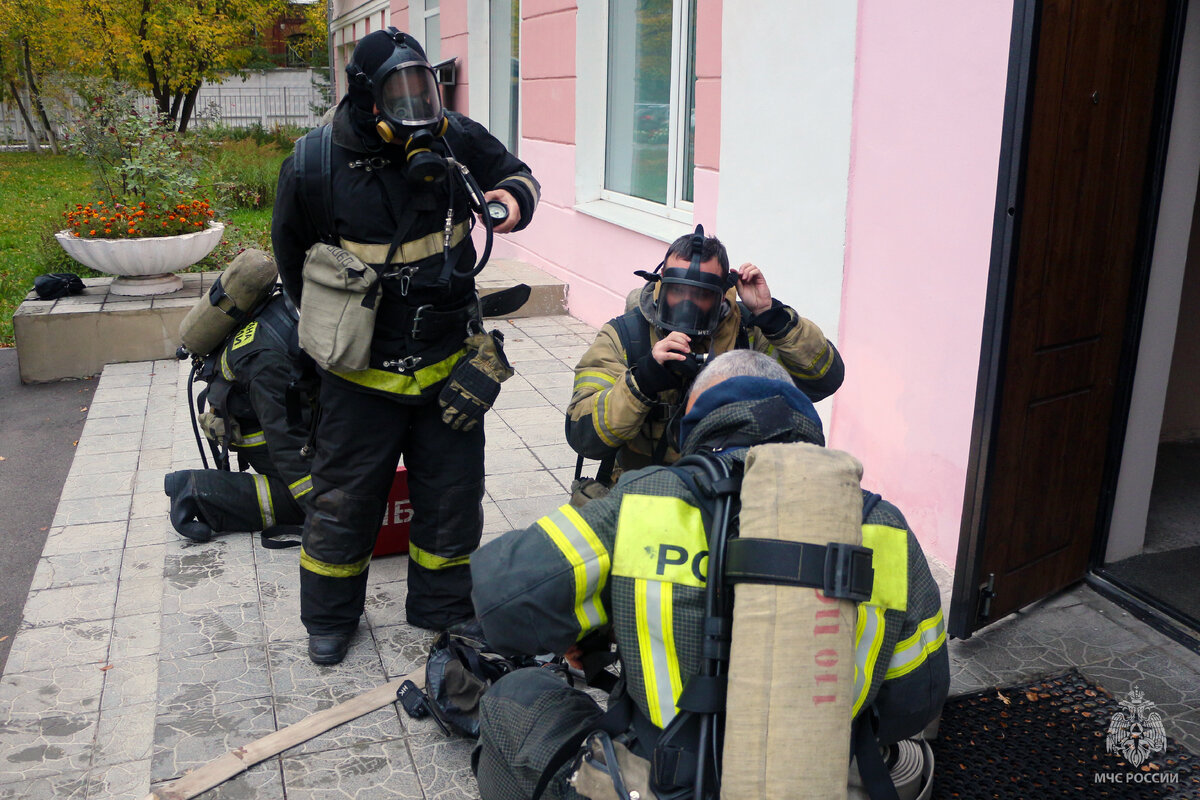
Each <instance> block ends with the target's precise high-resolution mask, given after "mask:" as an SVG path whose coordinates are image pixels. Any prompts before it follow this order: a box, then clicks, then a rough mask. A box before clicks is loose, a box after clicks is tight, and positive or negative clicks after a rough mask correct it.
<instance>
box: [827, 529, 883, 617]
mask: <svg viewBox="0 0 1200 800" xmlns="http://www.w3.org/2000/svg"><path fill="white" fill-rule="evenodd" d="M874 584H875V568H874V567H873V566H871V550H870V549H869V548H866V547H860V546H859V545H854V544H845V543H842V542H830V543H829V544H827V545H825V586H824V587H823V588H822V591H823V592H824V593H825V596H826V597H835V598H837V599H839V600H853V601H854V602H856V603H865V602H867V601H868V600H870V599H871V588H872V587H873V586H874Z"/></svg>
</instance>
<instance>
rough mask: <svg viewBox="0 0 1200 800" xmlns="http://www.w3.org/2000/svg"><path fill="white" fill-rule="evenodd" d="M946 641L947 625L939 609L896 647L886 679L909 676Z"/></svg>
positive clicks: (889, 663)
mask: <svg viewBox="0 0 1200 800" xmlns="http://www.w3.org/2000/svg"><path fill="white" fill-rule="evenodd" d="M945 641H946V623H945V620H944V619H943V617H942V610H941V609H940V608H939V609H938V611H937V613H936V614H934V615H933V616H932V617H929V618H928V619H925V620H922V621H921V624H920V625H918V626H917V630H916V632H915V633H913V634H912V635H911V636H909V637H908V638H907V639H905V640H904V641H902V642H900V643H898V644H897V645H896V649H895V651H894V652H893V653H892V660H891V661H889V662H888V669H887V674H886V675H884V677H885V678H888V679H891V678H899V677H900V676H902V675H907V674H908V673H910V672H912V671H913V670H915V669H916V668H917V667H919V666H921V664H923V663H925V659H926V658H927V657H928V656H929V654H930V653H936V652H937V649H938V648H939V647H941V646H942V644H943V643H944V642H945Z"/></svg>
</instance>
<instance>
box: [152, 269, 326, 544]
mask: <svg viewBox="0 0 1200 800" xmlns="http://www.w3.org/2000/svg"><path fill="white" fill-rule="evenodd" d="M246 267H250V268H251V269H252V270H257V272H258V273H260V274H256V275H255V276H254V279H253V281H251V282H252V283H253V284H254V285H253V286H252V287H251V291H249V292H248V293H247V294H246V295H245V296H244V298H243V299H242V302H243V305H244V306H245V308H244V309H243V312H244V316H240V317H239V318H240V319H242V324H241V325H240V326H237V327H236V328H232V329H231V328H230V327H225V328H223V330H225V331H229V335H228V337H227V338H226V337H225V336H224V335H223V334H222V333H221V332H220V331H221V330H222V327H221V326H223V325H225V324H228V325H230V326H233V325H234V324H235V323H234V319H233V317H229V316H226V314H224V313H222V312H221V311H220V310H217V306H216V305H215V304H213V303H210V296H211V294H212V293H209V295H206V296H205V297H203V298H201V299H200V301H198V303H197V308H196V309H194V312H193V313H191V314H189V316H188V318H187V320H185V323H184V325H183V326H181V332H182V335H183V338H184V342H185V347H188V346H190V347H195V348H198V349H200V350H202V352H197V353H196V356H197V360H198V366H199V379H200V380H202V381H206V382H207V383H208V387H207V388H206V389H205V390H204V391H203V392H202V393H201V398H202V400H201V404H202V405H207V406H208V410H205V411H204V412H203V413H202V414H201V415H200V420H199V422H200V426H201V427H202V428H203V429H204V433H205V436H206V437H207V438H208V439H209V442H210V446H211V449H212V452H213V456H214V458H215V459H216V460H217V462H218V463H217V466H218V467H224V469H192V470H181V471H178V472H172V473H170V474H168V475H167V476H166V478H165V480H164V489H165V491H166V493H167V495H169V496H170V498H171V512H170V514H171V524H172V525H173V526H174V528H175V530H176V531H178V532H179V533H180V534H181V535H183V536H186V537H187V538H189V539H192V540H194V541H197V542H206V541H208V540H209V539H211V538H212V535H213V533H221V532H229V531H262V532H263V542H264V544H266V545H267V546H268V547H269V546H272V544H271V542H270V537H272V536H273V535H276V534H280V533H287V532H294V533H298V532H299V528H298V527H296V526H299V525H301V524H303V522H304V507H303V504H304V502H305V498H306V497H307V495H308V493H309V492H310V491H311V490H312V478H311V476H310V475H309V466H310V463H311V460H312V459H311V457H309V456H308V455H306V448H305V445H306V443H307V440H308V436H309V431H310V422H311V408H310V403H309V400H310V395H311V393H312V392H311V389H309V390H307V391H306V390H305V389H304V385H305V382H304V380H303V376H302V373H301V369H300V358H301V353H300V348H299V344H298V342H297V338H296V321H297V314H296V309H295V307H294V306H292V304H291V301H289V300H288V299H287V298H286V297H285V296H284V295H282V294H279V293H278V290H276V291H275V293H274V294H270V291H271V287H272V286H274V285H275V277H274V276H275V266H274V263H273V262H272V261H271V259H270V257H269V256H268V255H267V254H266V253H262V252H259V251H252V250H247V251H245V252H244V253H243V254H241V255H239V256H238V258H237V259H235V260H234V263H233V264H232V265H231V266H230V268H229V269H228V270H226V272H225V273H224V274H222V276H221V280H223V281H224V282H225V284H226V288H230V289H231V290H232V291H233V292H234V293H235V294H239V296H240V297H241V296H242V295H240V293H239V292H238V287H240V286H241V285H242V284H244V283H245V275H246V273H245V272H244V271H243V270H244V269H245V268H246ZM239 277H240V278H242V280H239ZM231 284H232V286H231ZM260 285H261V287H262V288H259V287H260ZM220 286H221V283H220V281H218V283H217V286H216V288H218V289H219V288H220ZM195 312H200V313H195ZM239 313H240V312H239ZM213 315H215V316H216V318H217V319H216V321H215V325H216V326H217V327H216V328H215V329H214V328H213V325H214V321H213V320H212V319H211V317H212V316H213ZM193 320H202V321H201V322H200V323H198V324H197V325H189V323H191V322H192V321H193ZM206 323H207V324H206ZM202 329H203V330H202ZM214 331H215V332H214ZM205 336H208V337H210V342H213V343H216V344H211V343H210V344H208V345H205V344H196V342H197V341H203V340H204V339H205ZM213 336H215V338H211V337H213ZM210 348H211V352H209V350H210ZM231 453H233V454H236V456H237V459H238V462H239V465H240V466H241V467H242V468H243V469H245V467H251V468H253V470H254V472H253V473H251V472H245V471H230V470H229V467H230V464H229V459H230V454H231ZM278 544H282V543H278Z"/></svg>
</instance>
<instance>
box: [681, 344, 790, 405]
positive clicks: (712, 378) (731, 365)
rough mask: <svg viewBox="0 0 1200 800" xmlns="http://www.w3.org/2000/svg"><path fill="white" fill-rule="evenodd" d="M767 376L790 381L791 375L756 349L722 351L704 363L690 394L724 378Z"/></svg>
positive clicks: (695, 393) (774, 379)
mask: <svg viewBox="0 0 1200 800" xmlns="http://www.w3.org/2000/svg"><path fill="white" fill-rule="evenodd" d="M737 377H747V378H769V379H770V380H773V381H783V382H784V383H789V384H790V383H791V382H792V376H791V375H789V374H788V371H787V370H786V369H784V368H783V366H782V365H780V363H779V362H778V361H776V360H775V359H773V358H771V357H770V356H768V355H763V354H762V353H760V352H758V351H757V350H730V351H729V352H728V353H722V354H721V355H719V356H717V357H716V358H714V359H713V360H712V361H710V362H708V364H706V365H705V367H704V369H702V370H700V374H699V375H697V376H696V380H695V382H694V383H692V390H691V392H690V396H691V397H693V398H695V397H698V396H699V394H700V393H701V392H703V391H704V390H705V389H708V388H709V387H710V386H712V385H713V384H714V383H717V382H718V381H723V380H725V379H726V378H737Z"/></svg>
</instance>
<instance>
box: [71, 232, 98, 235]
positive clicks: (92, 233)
mask: <svg viewBox="0 0 1200 800" xmlns="http://www.w3.org/2000/svg"><path fill="white" fill-rule="evenodd" d="M75 235H76V236H78V235H79V234H78V233H77V234H75ZM95 235H96V232H95V231H90V232H88V236H95Z"/></svg>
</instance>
